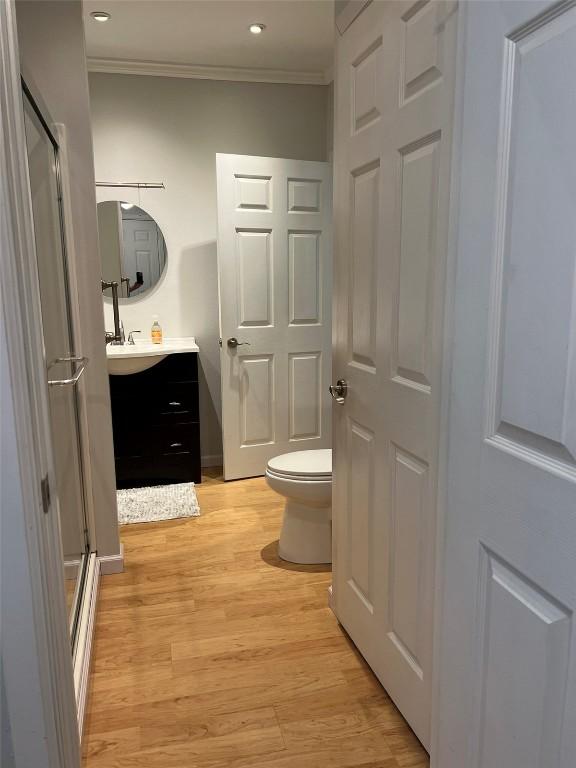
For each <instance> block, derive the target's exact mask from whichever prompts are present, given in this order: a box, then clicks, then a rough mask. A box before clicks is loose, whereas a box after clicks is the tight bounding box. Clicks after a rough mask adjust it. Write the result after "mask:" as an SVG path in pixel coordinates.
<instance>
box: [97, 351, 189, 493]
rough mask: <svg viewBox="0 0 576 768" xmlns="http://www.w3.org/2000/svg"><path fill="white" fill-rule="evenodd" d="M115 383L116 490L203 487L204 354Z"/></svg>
mask: <svg viewBox="0 0 576 768" xmlns="http://www.w3.org/2000/svg"><path fill="white" fill-rule="evenodd" d="M109 378H110V397H111V400H112V424H113V428H114V457H115V460H116V487H117V488H134V487H137V486H147V485H168V484H170V483H187V482H195V483H199V482H200V479H201V478H200V414H199V406H198V354H197V353H196V352H182V353H178V354H170V355H168V356H167V357H165V358H164V360H162V361H161V362H159V363H157V364H156V365H154V366H152V368H148V369H147V370H145V371H141V372H140V373H132V374H128V375H126V376H110V377H109Z"/></svg>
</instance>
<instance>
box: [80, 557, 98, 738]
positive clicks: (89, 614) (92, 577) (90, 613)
mask: <svg viewBox="0 0 576 768" xmlns="http://www.w3.org/2000/svg"><path fill="white" fill-rule="evenodd" d="M99 584H100V560H99V558H98V557H97V556H96V555H95V554H94V553H92V554H91V555H90V559H89V561H88V571H87V573H86V582H85V585H84V593H83V597H82V605H81V607H80V617H79V621H78V633H77V636H76V647H75V650H74V689H75V692H76V711H77V716H78V733H79V736H80V739H82V731H83V728H84V715H85V713H86V703H87V701H88V686H89V682H90V664H91V661H92V642H93V639H94V627H95V621H96V605H97V600H98V586H99Z"/></svg>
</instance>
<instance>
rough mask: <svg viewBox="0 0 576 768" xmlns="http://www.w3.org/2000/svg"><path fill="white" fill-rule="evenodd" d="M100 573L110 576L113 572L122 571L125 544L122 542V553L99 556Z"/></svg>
mask: <svg viewBox="0 0 576 768" xmlns="http://www.w3.org/2000/svg"><path fill="white" fill-rule="evenodd" d="M98 561H99V563H100V573H101V574H102V576H109V575H110V574H111V573H122V572H123V570H124V544H120V553H119V554H117V555H104V556H103V557H99V558H98Z"/></svg>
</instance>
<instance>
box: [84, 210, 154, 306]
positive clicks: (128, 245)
mask: <svg viewBox="0 0 576 768" xmlns="http://www.w3.org/2000/svg"><path fill="white" fill-rule="evenodd" d="M98 235H99V238H100V261H101V264H102V280H105V281H106V282H113V281H115V282H117V283H118V296H119V297H120V298H121V299H134V298H136V297H139V296H141V295H142V294H144V293H146V291H149V290H150V289H151V288H153V287H154V286H155V285H156V283H157V282H158V281H159V280H160V278H161V276H162V273H163V272H164V269H165V267H166V243H165V241H164V235H163V234H162V231H161V229H160V227H159V226H158V224H156V222H155V221H154V219H153V218H152V216H150V214H149V213H146V211H144V210H143V209H142V208H139V207H138V206H137V205H133V204H132V203H125V202H122V201H121V200H107V201H106V202H103V203H98ZM104 295H105V296H108V295H112V294H111V289H108V290H106V291H105V292H104Z"/></svg>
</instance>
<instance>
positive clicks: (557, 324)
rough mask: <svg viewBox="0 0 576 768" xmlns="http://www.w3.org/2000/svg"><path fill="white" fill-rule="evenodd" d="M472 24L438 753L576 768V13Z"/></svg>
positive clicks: (476, 15)
mask: <svg viewBox="0 0 576 768" xmlns="http://www.w3.org/2000/svg"><path fill="white" fill-rule="evenodd" d="M466 36H467V39H468V40H470V45H469V46H468V47H467V49H466V52H465V71H466V78H465V82H464V91H463V92H464V93H465V97H464V103H463V144H462V153H461V156H462V159H461V168H460V182H459V184H460V189H461V195H460V207H459V240H458V264H457V275H458V283H457V286H456V304H455V322H454V328H455V340H454V362H453V375H452V388H453V392H454V395H453V398H454V400H453V406H452V408H451V414H450V433H449V439H450V456H449V465H448V488H449V495H448V510H447V518H446V547H445V551H446V559H445V574H444V596H443V605H444V611H443V619H442V646H441V647H442V664H441V673H442V674H441V679H440V686H439V690H440V702H439V715H438V723H439V739H438V744H439V749H438V765H446V764H457V765H462V766H474V767H475V768H476V766H479V767H480V768H493V766H495V765H498V766H499V765H506V766H507V768H572V767H573V766H574V761H575V755H576V731H575V729H574V722H576V636H575V632H574V611H575V610H576V570H575V566H574V564H575V562H576V514H575V510H576V472H575V459H574V449H575V447H576V446H575V439H576V421H575V419H574V407H575V405H576V399H575V392H576V388H575V386H574V385H575V376H574V341H575V339H574V328H575V324H574V318H575V317H576V315H575V310H576V302H575V298H576V296H575V288H574V286H575V279H576V250H575V247H574V244H575V243H576V223H575V219H574V210H576V184H575V180H576V155H575V153H574V120H575V117H576V103H575V101H574V83H573V79H572V77H571V76H570V74H569V73H570V72H573V71H574V68H575V67H576V7H575V5H574V3H554V4H553V3H549V2H494V3H486V4H475V3H471V4H470V6H469V8H468V9H467V13H466ZM478 115H482V119H481V120H478Z"/></svg>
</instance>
